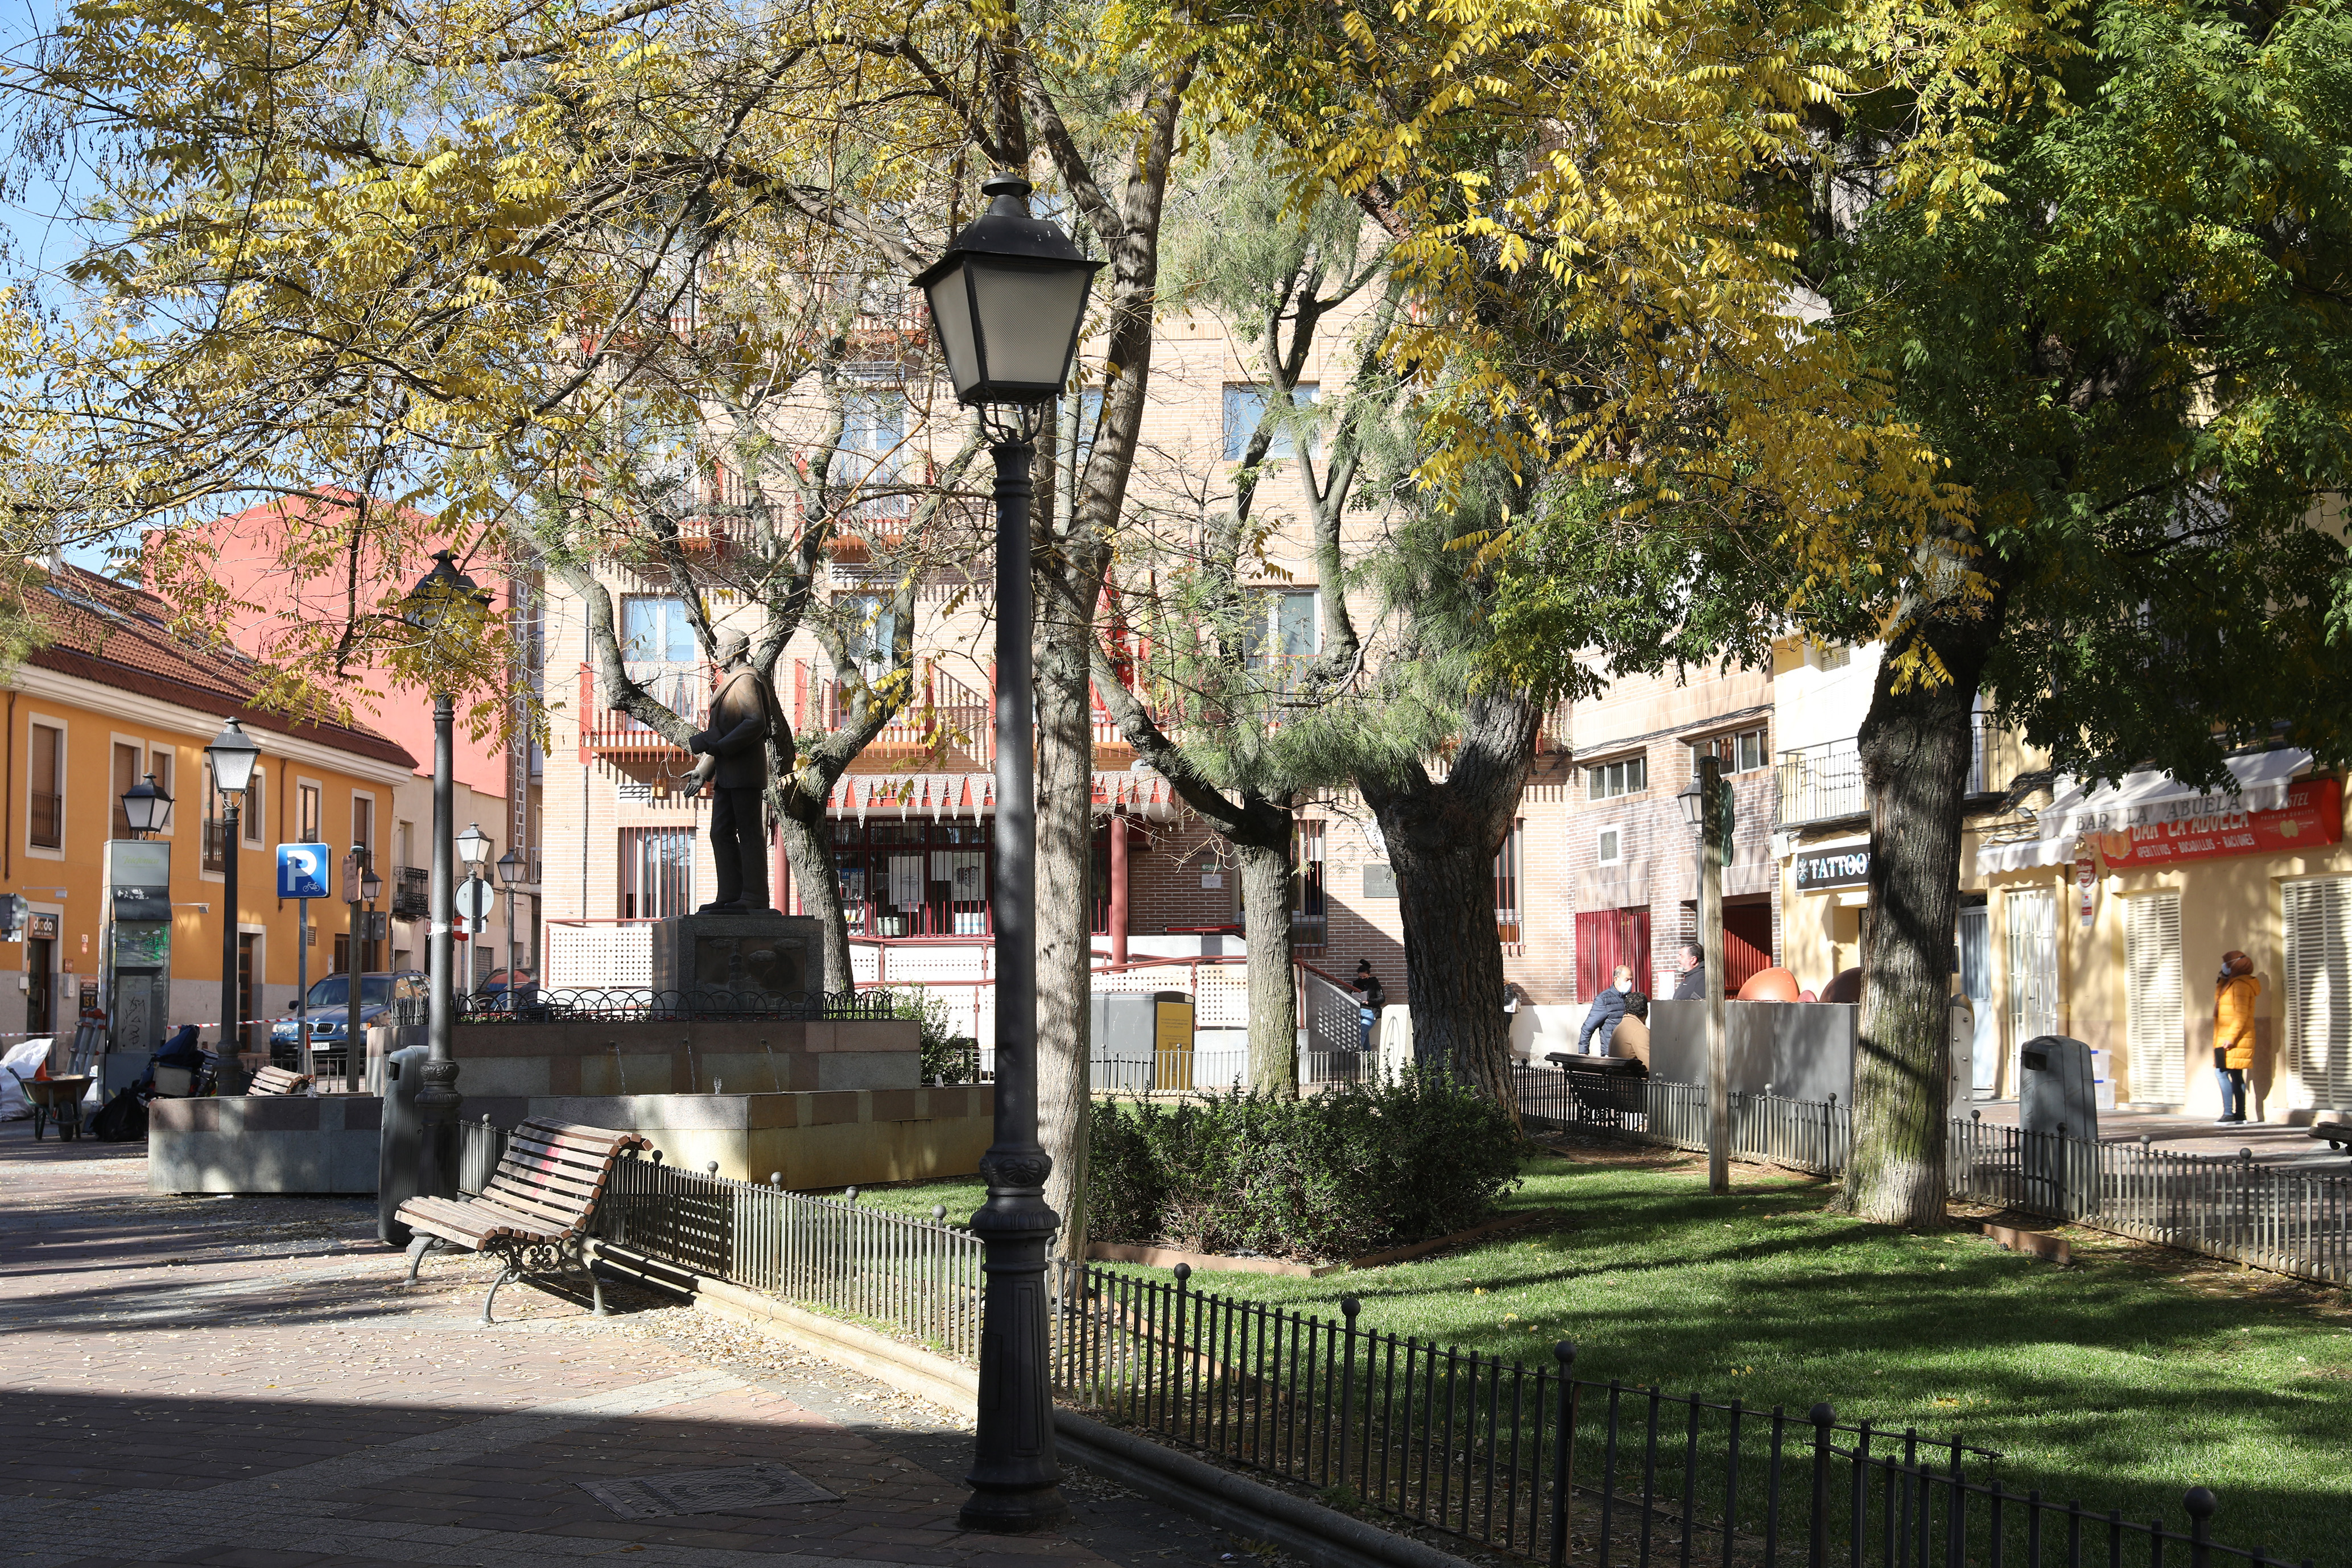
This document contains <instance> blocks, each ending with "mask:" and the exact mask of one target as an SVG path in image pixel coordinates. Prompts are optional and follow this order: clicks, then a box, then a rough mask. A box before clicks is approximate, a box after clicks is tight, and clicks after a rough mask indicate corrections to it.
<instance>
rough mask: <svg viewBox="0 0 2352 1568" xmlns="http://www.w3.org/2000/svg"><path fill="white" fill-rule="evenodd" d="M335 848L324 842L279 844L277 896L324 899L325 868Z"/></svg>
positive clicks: (325, 892) (325, 884) (325, 886)
mask: <svg viewBox="0 0 2352 1568" xmlns="http://www.w3.org/2000/svg"><path fill="white" fill-rule="evenodd" d="M334 853H335V852H334V851H333V850H331V849H330V848H328V847H326V846H325V845H323V844H280V845H279V846H278V897H279V898H281V899H323V898H325V897H326V896H327V867H328V866H329V864H330V863H331V861H332V859H333V857H334Z"/></svg>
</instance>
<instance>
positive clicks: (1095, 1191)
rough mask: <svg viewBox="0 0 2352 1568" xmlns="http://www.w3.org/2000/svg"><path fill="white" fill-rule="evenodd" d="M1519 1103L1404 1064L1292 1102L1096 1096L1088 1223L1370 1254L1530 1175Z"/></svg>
mask: <svg viewBox="0 0 2352 1568" xmlns="http://www.w3.org/2000/svg"><path fill="white" fill-rule="evenodd" d="M1518 1142H1519V1140H1518V1135H1517V1132H1516V1131H1514V1130H1513V1128H1512V1126H1511V1120H1510V1118H1509V1116H1507V1114H1505V1112H1504V1111H1503V1110H1502V1108H1501V1107H1499V1106H1497V1105H1496V1104H1494V1103H1493V1102H1492V1101H1491V1100H1486V1099H1483V1098H1481V1097H1480V1096H1479V1095H1478V1094H1477V1093H1476V1092H1475V1091H1474V1090H1473V1089H1470V1088H1469V1087H1468V1086H1467V1085H1465V1084H1464V1083H1463V1082H1462V1081H1461V1080H1459V1079H1454V1078H1453V1077H1451V1076H1448V1075H1445V1074H1442V1073H1432V1074H1421V1073H1412V1072H1408V1073H1405V1074H1403V1075H1402V1076H1400V1077H1399V1078H1398V1079H1395V1080H1394V1081H1392V1082H1389V1083H1377V1084H1347V1085H1343V1086H1340V1087H1339V1088H1336V1089H1330V1090H1328V1091H1327V1092H1324V1093H1321V1094H1314V1095H1308V1096H1305V1097H1303V1098H1301V1099H1298V1100H1285V1099H1281V1098H1279V1097H1277V1096H1275V1095H1272V1094H1261V1093H1257V1092H1255V1091H1254V1090H1238V1089H1237V1090H1234V1091H1232V1092H1229V1093H1225V1094H1219V1095H1212V1096H1209V1097H1207V1098H1205V1099H1202V1100H1189V1101H1186V1102H1184V1103H1181V1104H1178V1105H1173V1106H1165V1105H1159V1104H1154V1103H1151V1102H1150V1101H1142V1102H1138V1101H1126V1102H1121V1101H1118V1100H1097V1101H1096V1103H1095V1107H1094V1125H1093V1129H1092V1140H1091V1143H1090V1145H1089V1148H1088V1152H1087V1212H1088V1219H1087V1233H1088V1235H1089V1236H1090V1237H1093V1238H1094V1239H1095V1240H1097V1241H1136V1242H1162V1243H1167V1244H1170V1245H1174V1246H1179V1247H1188V1248H1192V1249H1195V1250H1199V1251H1204V1252H1255V1253H1260V1254H1263V1255H1265V1256H1266V1257H1270V1258H1307V1259H1315V1260H1324V1259H1339V1258H1357V1257H1360V1256H1362V1255H1363V1254H1365V1253H1367V1252H1378V1251H1380V1250H1381V1249H1382V1248H1385V1247H1402V1246H1405V1245H1406V1244H1408V1243H1411V1242H1415V1241H1423V1240H1426V1239H1428V1238H1429V1237H1438V1236H1446V1235H1450V1234H1451V1233H1453V1232H1454V1231H1457V1230H1466V1229H1468V1228H1469V1227H1470V1226H1474V1225H1477V1224H1479V1223H1481V1222H1482V1221H1485V1220H1487V1219H1490V1218H1492V1217H1493V1216H1494V1213H1495V1200H1496V1198H1498V1197H1499V1196H1501V1195H1502V1194H1504V1193H1505V1192H1507V1191H1509V1190H1510V1189H1511V1188H1513V1187H1515V1186H1517V1184H1518V1180H1517V1172H1518V1155H1519V1149H1518Z"/></svg>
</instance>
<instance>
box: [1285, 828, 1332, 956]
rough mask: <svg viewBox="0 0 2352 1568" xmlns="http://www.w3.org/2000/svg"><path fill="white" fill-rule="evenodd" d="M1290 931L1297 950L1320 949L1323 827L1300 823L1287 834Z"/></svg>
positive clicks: (1324, 909) (1324, 912)
mask: <svg viewBox="0 0 2352 1568" xmlns="http://www.w3.org/2000/svg"><path fill="white" fill-rule="evenodd" d="M1290 857H1291V872H1290V931H1291V935H1292V939H1293V940H1294V941H1295V942H1297V944H1298V945H1299V946H1301V947H1321V946H1322V945H1323V943H1324V941H1325V938H1326V933H1327V928H1328V922H1329V905H1328V903H1327V902H1326V901H1325V900H1324V897H1323V825H1322V824H1321V823H1319V822H1302V823H1299V824H1297V826H1294V827H1293V828H1292V829H1291V834H1290Z"/></svg>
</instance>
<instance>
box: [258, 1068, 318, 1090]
mask: <svg viewBox="0 0 2352 1568" xmlns="http://www.w3.org/2000/svg"><path fill="white" fill-rule="evenodd" d="M309 1088H310V1074H309V1073H303V1072H296V1071H294V1070H293V1069H292V1068H262V1069H261V1070H260V1071H259V1072H257V1073H255V1074H254V1075H253V1081H252V1082H251V1083H249V1084H247V1085H246V1086H245V1092H246V1093H247V1094H300V1093H302V1092H303V1091H304V1090H306V1089H309Z"/></svg>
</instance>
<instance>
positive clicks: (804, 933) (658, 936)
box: [653, 910, 824, 998]
mask: <svg viewBox="0 0 2352 1568" xmlns="http://www.w3.org/2000/svg"><path fill="white" fill-rule="evenodd" d="M822 931H823V928H822V927H821V926H820V925H819V924H818V922H817V921H815V920H814V918H813V917H811V916H808V915H782V914H778V913H776V912H775V911H774V910H755V911H751V912H747V913H742V914H707V915H672V916H670V917H669V918H668V919H667V920H660V921H655V922H654V954H653V957H654V989H655V990H656V991H699V992H705V993H710V994H727V993H730V992H731V993H735V994H740V995H743V996H745V997H746V998H750V997H753V996H758V995H761V994H765V995H770V996H799V995H802V994H806V993H808V992H812V991H823V990H824V937H823V934H822Z"/></svg>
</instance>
